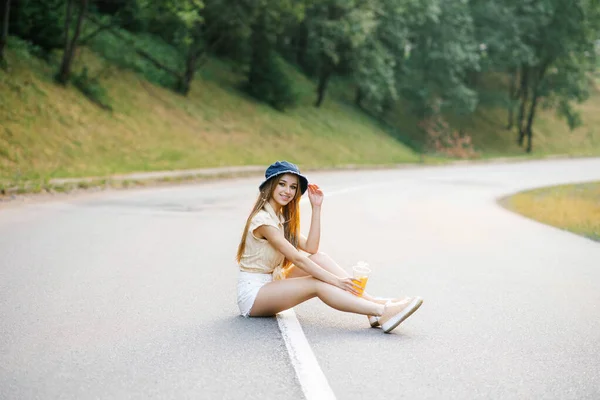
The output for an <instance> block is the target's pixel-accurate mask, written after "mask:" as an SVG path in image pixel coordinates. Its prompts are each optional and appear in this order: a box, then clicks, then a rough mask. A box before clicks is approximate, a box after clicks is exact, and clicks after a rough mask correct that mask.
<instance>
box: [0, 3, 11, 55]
mask: <svg viewBox="0 0 600 400" xmlns="http://www.w3.org/2000/svg"><path fill="white" fill-rule="evenodd" d="M2 2H3V3H4V4H3V7H2V14H0V17H1V18H2V19H1V21H2V30H1V31H0V67H6V60H5V59H4V48H5V47H6V41H7V40H8V17H9V15H10V0H3V1H2Z"/></svg>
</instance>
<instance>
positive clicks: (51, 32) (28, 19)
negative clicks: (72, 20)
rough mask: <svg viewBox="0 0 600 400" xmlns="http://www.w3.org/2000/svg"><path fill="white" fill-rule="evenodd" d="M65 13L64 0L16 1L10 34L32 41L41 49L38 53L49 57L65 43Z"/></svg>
mask: <svg viewBox="0 0 600 400" xmlns="http://www.w3.org/2000/svg"><path fill="white" fill-rule="evenodd" d="M64 14H65V8H64V1H63V0H19V1H16V2H14V6H13V7H11V13H10V25H9V26H10V34H11V35H15V36H18V37H20V38H22V39H25V40H27V41H28V42H31V43H32V44H33V45H35V49H39V53H38V54H36V55H37V56H40V57H42V58H47V56H48V54H50V53H51V52H52V50H55V49H61V48H62V47H63V45H64V43H63V37H64V33H63V30H64V26H63V25H64Z"/></svg>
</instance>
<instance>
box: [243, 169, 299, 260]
mask: <svg viewBox="0 0 600 400" xmlns="http://www.w3.org/2000/svg"><path fill="white" fill-rule="evenodd" d="M280 178H281V176H274V177H273V178H271V179H269V180H268V181H267V182H266V183H265V184H264V186H263V187H262V188H261V189H260V193H259V194H258V198H257V199H256V203H254V207H253V208H252V212H250V216H248V219H247V220H246V226H245V227H244V232H243V233H242V239H241V240H240V244H239V246H238V251H237V256H236V258H235V259H236V260H237V262H238V263H239V262H240V260H241V259H242V254H244V250H245V249H246V236H247V235H248V229H250V222H251V221H252V218H254V216H255V215H256V214H258V212H259V211H260V210H262V209H263V207H264V206H265V204H266V203H267V202H268V201H269V200H270V199H271V197H272V196H273V192H274V191H275V188H276V186H277V184H278V183H279V179H280ZM300 197H301V191H300V185H298V189H296V195H295V196H294V198H293V199H292V200H291V201H290V202H289V203H288V204H286V205H285V206H284V207H283V210H282V211H281V214H282V215H283V218H284V222H283V236H284V237H285V238H286V240H287V241H288V242H290V243H291V244H292V246H294V247H295V248H296V249H297V248H298V240H299V238H300ZM291 264H292V262H291V261H290V260H288V259H287V258H284V260H283V263H282V265H281V267H282V269H283V270H284V271H285V270H286V269H287V268H288V267H289V266H290V265H291Z"/></svg>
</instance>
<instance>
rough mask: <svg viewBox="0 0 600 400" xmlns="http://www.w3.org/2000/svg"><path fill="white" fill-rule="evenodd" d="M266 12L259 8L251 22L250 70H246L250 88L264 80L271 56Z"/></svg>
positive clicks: (252, 88)
mask: <svg viewBox="0 0 600 400" xmlns="http://www.w3.org/2000/svg"><path fill="white" fill-rule="evenodd" d="M266 14H267V12H266V10H261V11H260V14H259V15H258V17H257V18H256V21H255V23H254V24H252V26H251V29H252V33H251V34H250V45H251V51H252V54H251V56H250V71H249V72H248V85H249V86H250V90H251V91H253V90H255V89H254V88H256V87H258V86H260V84H262V82H263V81H264V79H265V78H264V75H265V69H266V67H265V66H266V65H267V63H268V62H269V59H270V57H271V43H269V38H268V35H267V32H266V29H267V26H266V24H267V15H266Z"/></svg>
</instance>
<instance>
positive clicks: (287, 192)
mask: <svg viewBox="0 0 600 400" xmlns="http://www.w3.org/2000/svg"><path fill="white" fill-rule="evenodd" d="M275 179H278V182H277V184H276V185H275V189H274V190H273V195H272V197H273V200H275V202H276V203H277V204H278V205H280V206H282V207H284V206H286V205H287V204H288V203H289V202H290V201H292V200H293V199H294V197H296V193H297V192H298V177H297V176H296V175H294V174H284V175H282V176H280V177H279V178H275Z"/></svg>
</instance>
